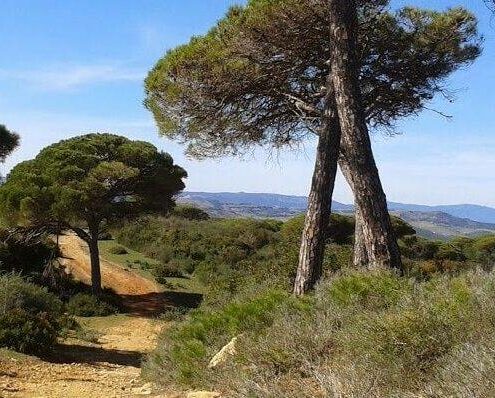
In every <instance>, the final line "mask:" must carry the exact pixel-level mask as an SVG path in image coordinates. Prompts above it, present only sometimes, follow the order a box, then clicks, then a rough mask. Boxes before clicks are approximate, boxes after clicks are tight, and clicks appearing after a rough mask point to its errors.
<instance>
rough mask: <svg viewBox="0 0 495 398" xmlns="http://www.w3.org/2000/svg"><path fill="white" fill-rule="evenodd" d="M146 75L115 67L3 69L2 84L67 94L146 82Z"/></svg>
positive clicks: (142, 72)
mask: <svg viewBox="0 0 495 398" xmlns="http://www.w3.org/2000/svg"><path fill="white" fill-rule="evenodd" d="M145 73H146V72H145V71H144V70H138V69H131V68H125V67H121V66H118V65H113V64H97V65H70V66H67V65H63V66H54V67H51V68H43V69H40V70H25V71H22V70H16V71H12V70H5V69H0V80H15V81H22V82H24V83H27V84H30V85H32V87H34V88H37V89H42V90H48V91H64V90H72V89H76V88H79V87H82V86H88V85H93V84H104V83H112V82H125V81H129V82H133V81H142V80H143V78H144V77H145Z"/></svg>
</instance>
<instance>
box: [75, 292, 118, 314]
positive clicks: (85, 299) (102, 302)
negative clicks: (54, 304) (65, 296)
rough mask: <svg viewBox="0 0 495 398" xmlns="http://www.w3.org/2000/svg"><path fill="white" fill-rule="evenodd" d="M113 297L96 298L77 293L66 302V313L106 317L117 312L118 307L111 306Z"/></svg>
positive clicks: (87, 294)
mask: <svg viewBox="0 0 495 398" xmlns="http://www.w3.org/2000/svg"><path fill="white" fill-rule="evenodd" d="M112 301H114V300H113V297H112V296H109V295H103V296H101V297H96V296H94V295H92V294H89V293H77V294H75V295H74V296H72V297H71V298H70V299H69V301H68V302H67V312H68V313H69V314H71V315H77V316H83V317H89V316H107V315H111V314H115V313H116V312H117V311H118V305H114V304H112Z"/></svg>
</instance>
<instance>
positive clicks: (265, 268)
mask: <svg viewBox="0 0 495 398" xmlns="http://www.w3.org/2000/svg"><path fill="white" fill-rule="evenodd" d="M303 222H304V217H296V218H294V219H292V220H290V221H287V222H284V223H283V222H281V221H274V220H251V219H210V220H199V221H198V220H188V219H184V218H178V217H175V216H172V217H168V218H157V217H146V218H141V219H139V220H137V221H134V222H132V223H129V224H126V225H124V226H123V227H122V228H121V229H120V230H119V232H118V233H117V239H118V241H119V242H120V243H121V244H123V245H125V246H127V247H130V248H132V249H134V250H137V251H140V252H143V253H145V254H146V255H148V256H149V257H152V258H154V259H156V260H158V261H159V262H160V265H158V266H155V267H153V269H152V270H151V272H153V273H154V275H155V276H156V277H157V279H158V280H159V281H161V282H165V281H166V278H167V277H170V276H180V275H188V274H194V276H195V278H196V279H197V280H198V281H199V282H201V283H202V284H203V285H205V286H206V288H207V289H206V290H207V294H206V297H205V305H220V304H222V303H225V302H228V301H229V300H231V299H233V298H234V297H236V298H241V297H249V296H250V295H251V294H252V293H251V292H259V291H261V290H263V289H262V286H265V287H266V288H267V289H268V288H279V289H289V287H290V284H291V281H292V279H293V277H294V276H295V267H294V264H297V258H298V251H299V241H300V238H301V233H302V227H303ZM330 230H331V231H334V232H332V233H330V234H329V245H328V249H327V255H326V260H325V269H327V270H337V269H340V268H341V267H342V266H345V265H347V264H348V262H349V261H350V258H351V248H350V246H349V245H345V244H340V245H338V244H337V243H336V241H337V240H338V241H339V242H340V243H343V242H346V241H348V240H349V236H348V235H349V234H352V232H351V231H352V230H353V225H352V222H350V221H349V217H344V216H335V217H334V218H333V219H332V223H331V225H330ZM345 231H346V232H345ZM334 240H335V241H334Z"/></svg>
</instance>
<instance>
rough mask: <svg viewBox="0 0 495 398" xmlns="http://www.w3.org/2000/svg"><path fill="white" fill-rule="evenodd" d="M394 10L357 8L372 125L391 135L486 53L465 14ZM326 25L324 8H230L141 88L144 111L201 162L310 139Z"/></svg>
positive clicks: (374, 5)
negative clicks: (257, 147) (390, 130)
mask: <svg viewBox="0 0 495 398" xmlns="http://www.w3.org/2000/svg"><path fill="white" fill-rule="evenodd" d="M388 3H389V1H385V0H384V1H381V0H380V1H368V2H359V3H358V15H359V19H360V21H359V22H360V23H359V31H358V45H359V48H358V51H357V53H358V54H359V55H360V56H361V59H359V60H358V64H359V65H361V66H362V68H361V73H360V81H361V85H362V90H361V91H362V93H363V101H364V104H365V109H366V112H367V115H366V116H367V120H368V121H369V122H370V123H371V124H372V125H373V126H378V127H383V126H385V127H386V128H390V127H391V126H393V123H394V121H395V120H396V119H398V118H400V117H404V116H407V115H410V114H415V113H417V112H418V111H420V110H421V109H423V108H424V107H425V105H426V103H427V102H428V101H430V100H431V99H432V98H433V97H434V95H435V93H437V92H439V91H443V90H442V87H443V83H444V80H445V78H446V77H447V76H448V75H449V74H450V73H452V72H453V71H455V70H456V69H458V68H460V67H462V66H463V65H466V64H469V63H470V62H472V61H473V60H474V59H476V57H477V56H478V55H479V54H480V45H479V44H480V43H479V42H480V39H479V36H478V34H477V30H476V26H477V22H476V18H475V17H474V15H473V14H471V13H469V12H468V11H466V10H464V9H462V8H452V9H449V10H447V11H445V12H436V11H428V10H420V9H416V8H410V7H406V8H403V9H399V10H397V11H391V9H389V8H388ZM328 18H329V16H328V12H327V3H326V1H324V0H316V1H315V0H276V1H259V0H258V1H249V2H248V3H247V5H245V6H238V7H233V8H231V10H230V11H229V12H228V13H227V15H226V16H225V17H224V18H223V19H221V20H220V21H219V22H218V23H217V24H216V26H214V27H213V28H212V29H210V31H209V32H208V33H207V34H205V35H204V36H195V37H193V38H192V39H191V40H190V42H189V43H188V44H186V45H181V46H179V47H177V48H175V49H172V50H170V51H168V52H167V54H165V56H164V57H163V58H162V59H160V60H159V61H158V62H157V64H156V65H155V67H154V68H153V70H152V71H150V73H149V75H148V77H147V78H146V81H145V88H146V100H145V105H146V106H147V108H148V109H149V110H150V111H151V112H152V113H153V115H154V117H155V120H156V122H157V124H158V126H159V128H160V131H161V132H162V133H163V134H165V135H167V136H168V137H170V138H177V139H180V140H182V141H185V142H187V143H188V144H189V148H188V151H189V152H190V153H191V154H192V155H194V156H197V157H204V156H216V155H222V154H224V153H232V154H238V153H239V152H242V151H244V150H246V149H247V148H248V147H250V146H252V145H256V144H265V145H270V146H274V147H281V146H285V145H291V144H293V143H294V142H299V141H301V140H304V139H305V138H307V136H308V135H307V131H308V127H310V128H317V127H318V126H319V125H320V121H319V119H318V117H315V115H319V114H321V113H322V112H321V111H322V107H323V106H324V101H321V98H322V97H321V92H320V88H321V87H324V86H325V83H326V79H327V76H328V64H327V60H328V59H330V58H331V54H330V53H329V51H331V46H329V45H328V35H327V33H326V32H327V30H328V26H329V19H328ZM439 38H440V40H439ZM383 54H386V56H383ZM376 93H380V95H376ZM261 104H262V105H261ZM301 104H304V105H307V108H308V109H315V111H312V112H305V111H304V108H303V107H301Z"/></svg>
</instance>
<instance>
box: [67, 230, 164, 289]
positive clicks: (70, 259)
mask: <svg viewBox="0 0 495 398" xmlns="http://www.w3.org/2000/svg"><path fill="white" fill-rule="evenodd" d="M59 246H60V250H61V252H62V256H63V258H62V261H61V262H62V265H64V266H65V267H66V270H67V271H68V272H69V273H70V274H71V275H72V276H73V277H74V278H75V279H77V280H79V281H81V282H83V283H85V284H87V285H90V284H91V263H90V259H89V251H88V246H87V244H86V242H84V241H83V240H81V239H80V238H78V237H77V236H76V235H73V234H67V235H62V236H60V238H59ZM100 263H101V279H102V284H103V287H106V288H109V289H112V290H113V291H114V292H115V293H117V294H120V295H146V294H151V293H159V292H160V291H161V290H160V286H159V285H158V284H156V283H155V282H153V281H151V280H149V279H146V278H144V277H142V276H141V275H138V274H136V273H134V272H132V271H129V270H127V269H125V268H122V267H121V266H120V265H118V264H115V263H112V262H111V261H107V260H105V259H104V258H101V257H100Z"/></svg>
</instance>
